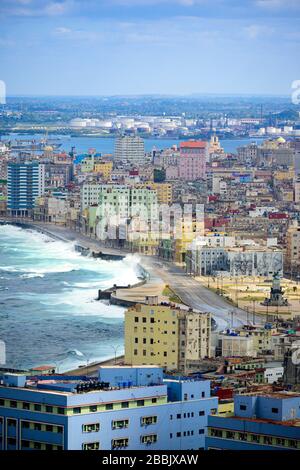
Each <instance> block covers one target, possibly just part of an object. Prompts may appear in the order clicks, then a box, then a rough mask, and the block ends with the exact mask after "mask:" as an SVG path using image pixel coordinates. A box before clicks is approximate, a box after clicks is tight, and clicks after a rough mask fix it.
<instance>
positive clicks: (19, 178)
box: [7, 161, 45, 217]
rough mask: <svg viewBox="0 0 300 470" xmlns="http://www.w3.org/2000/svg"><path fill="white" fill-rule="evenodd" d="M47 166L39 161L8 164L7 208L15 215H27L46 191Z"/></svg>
mask: <svg viewBox="0 0 300 470" xmlns="http://www.w3.org/2000/svg"><path fill="white" fill-rule="evenodd" d="M44 187H45V167H44V165H42V164H40V163H39V162H36V161H34V162H24V163H9V164H8V165H7V210H8V211H9V213H10V215H13V216H21V217H24V216H27V215H28V214H29V212H30V211H32V209H33V208H34V205H35V200H36V198H37V197H39V196H41V195H42V194H43V193H44Z"/></svg>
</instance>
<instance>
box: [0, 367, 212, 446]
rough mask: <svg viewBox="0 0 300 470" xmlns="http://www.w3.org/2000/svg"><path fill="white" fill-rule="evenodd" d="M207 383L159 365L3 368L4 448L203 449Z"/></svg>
mask: <svg viewBox="0 0 300 470" xmlns="http://www.w3.org/2000/svg"><path fill="white" fill-rule="evenodd" d="M217 406H218V401H217V398H214V397H211V396H210V382H209V381H206V380H193V379H187V378H178V379H165V378H164V377H163V372H162V369H161V368H159V367H154V366H141V367H102V368H100V369H99V376H98V380H97V382H92V381H91V380H90V378H84V380H82V378H81V380H80V378H79V377H64V376H41V377H35V378H26V377H25V376H22V375H17V374H6V375H5V374H4V376H3V381H2V384H1V386H0V448H1V449H8V450H12V449H16V450H17V449H21V450H26V449H49V450H50V449H51V450H60V449H66V450H67V449H72V450H81V449H82V450H101V449H102V450H118V449H120V450H136V449H144V450H145V449H149V450H179V449H181V450H186V449H203V448H204V447H205V434H206V427H207V419H208V415H209V414H210V413H216V411H217Z"/></svg>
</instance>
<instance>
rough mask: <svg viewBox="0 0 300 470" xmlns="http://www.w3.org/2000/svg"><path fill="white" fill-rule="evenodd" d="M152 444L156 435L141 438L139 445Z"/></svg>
mask: <svg viewBox="0 0 300 470" xmlns="http://www.w3.org/2000/svg"><path fill="white" fill-rule="evenodd" d="M154 442H157V435H156V434H150V435H148V436H141V443H142V444H148V445H149V444H153V443H154Z"/></svg>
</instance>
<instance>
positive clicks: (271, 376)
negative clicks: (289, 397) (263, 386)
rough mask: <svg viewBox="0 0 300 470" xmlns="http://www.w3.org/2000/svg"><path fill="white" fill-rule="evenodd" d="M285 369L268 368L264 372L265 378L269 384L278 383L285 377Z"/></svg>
mask: <svg viewBox="0 0 300 470" xmlns="http://www.w3.org/2000/svg"><path fill="white" fill-rule="evenodd" d="M283 372H284V368H283V367H267V368H266V370H265V371H264V378H265V381H266V382H267V383H268V384H273V383H274V382H278V380H279V379H281V378H282V377H283Z"/></svg>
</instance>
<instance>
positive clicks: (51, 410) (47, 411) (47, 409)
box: [46, 405, 53, 413]
mask: <svg viewBox="0 0 300 470" xmlns="http://www.w3.org/2000/svg"><path fill="white" fill-rule="evenodd" d="M46 413H53V406H48V405H47V406H46Z"/></svg>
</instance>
